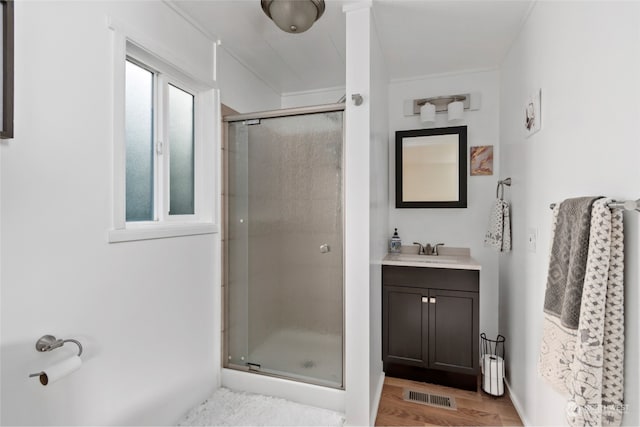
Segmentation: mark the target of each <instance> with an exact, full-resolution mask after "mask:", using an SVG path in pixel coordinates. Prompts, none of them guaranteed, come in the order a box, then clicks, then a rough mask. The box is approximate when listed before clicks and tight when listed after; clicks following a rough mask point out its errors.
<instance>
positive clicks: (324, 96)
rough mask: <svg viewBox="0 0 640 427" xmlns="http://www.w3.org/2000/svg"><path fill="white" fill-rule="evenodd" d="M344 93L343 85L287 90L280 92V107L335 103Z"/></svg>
mask: <svg viewBox="0 0 640 427" xmlns="http://www.w3.org/2000/svg"><path fill="white" fill-rule="evenodd" d="M344 94H345V88H344V87H334V88H326V89H317V90H309V91H303V92H288V93H283V94H282V103H281V106H282V108H294V107H307V106H309V105H322V104H336V103H337V102H338V101H339V100H340V98H342V96H343V95H344Z"/></svg>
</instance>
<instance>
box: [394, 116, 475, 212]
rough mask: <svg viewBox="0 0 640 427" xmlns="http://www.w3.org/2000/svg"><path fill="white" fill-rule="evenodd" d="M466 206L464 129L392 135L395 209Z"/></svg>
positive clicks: (405, 132) (420, 130)
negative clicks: (393, 143) (394, 165)
mask: <svg viewBox="0 0 640 427" xmlns="http://www.w3.org/2000/svg"><path fill="white" fill-rule="evenodd" d="M466 207H467V127H466V126H457V127H448V128H436V129H416V130H403V131H397V132H396V208H466Z"/></svg>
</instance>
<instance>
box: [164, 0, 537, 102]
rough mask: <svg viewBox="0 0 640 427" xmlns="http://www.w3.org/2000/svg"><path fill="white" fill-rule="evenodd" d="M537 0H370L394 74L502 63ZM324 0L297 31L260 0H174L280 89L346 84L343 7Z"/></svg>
mask: <svg viewBox="0 0 640 427" xmlns="http://www.w3.org/2000/svg"><path fill="white" fill-rule="evenodd" d="M533 1H534V0H509V1H506V0H374V1H373V15H374V20H375V24H376V28H377V32H378V36H379V40H380V45H381V48H382V52H383V56H384V58H385V60H386V62H387V67H388V71H389V76H390V78H391V79H392V80H395V79H409V78H413V77H420V76H427V75H433V74H441V73H450V72H460V71H467V70H478V69H488V68H494V67H497V66H499V64H500V62H501V61H502V59H503V58H504V56H505V54H506V53H507V51H508V49H509V47H510V46H511V44H512V42H513V40H514V39H515V38H516V36H517V35H518V32H519V30H520V28H521V27H522V23H523V21H524V20H525V19H526V16H527V14H528V12H529V10H530V7H531V5H532V3H533ZM354 2H355V1H354V0H326V10H325V13H324V15H323V16H322V17H321V18H320V20H318V21H317V22H316V23H315V24H314V26H313V27H311V29H310V30H308V31H307V32H305V33H302V34H289V33H285V32H283V31H281V30H280V29H278V28H277V27H276V25H275V24H274V23H273V22H271V20H269V18H267V16H266V15H265V14H264V13H263V12H262V9H261V7H260V2H259V1H258V0H174V3H173V4H174V5H176V6H177V7H178V8H179V9H180V10H181V11H182V13H183V14H185V15H187V16H188V17H189V18H190V19H191V20H192V21H193V22H194V23H196V24H197V25H198V26H199V27H200V28H201V29H202V30H203V31H204V32H205V33H206V34H208V35H209V36H210V37H212V38H217V39H219V40H220V41H221V42H222V47H223V48H224V49H225V50H226V51H227V52H229V53H230V54H231V55H232V56H233V57H235V58H236V59H237V60H238V61H240V62H241V63H242V64H244V65H245V66H246V67H247V68H248V69H249V70H251V71H252V72H253V73H254V74H255V75H256V76H257V77H258V78H260V79H261V80H262V81H263V82H264V83H266V84H267V85H268V86H270V87H271V88H272V89H273V90H274V91H276V92H277V93H281V94H282V93H290V92H299V91H308V90H315V89H324V88H335V87H340V86H344V82H345V72H344V69H345V40H346V35H345V22H346V20H345V15H344V13H343V12H342V7H343V6H344V5H345V4H349V3H354Z"/></svg>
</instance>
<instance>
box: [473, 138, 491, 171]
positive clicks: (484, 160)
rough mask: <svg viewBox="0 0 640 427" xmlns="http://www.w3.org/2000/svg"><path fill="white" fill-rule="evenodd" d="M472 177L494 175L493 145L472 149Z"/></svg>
mask: <svg viewBox="0 0 640 427" xmlns="http://www.w3.org/2000/svg"><path fill="white" fill-rule="evenodd" d="M469 159H470V162H471V167H470V169H471V176H475V175H493V145H480V146H478V147H471V153H470V156H469Z"/></svg>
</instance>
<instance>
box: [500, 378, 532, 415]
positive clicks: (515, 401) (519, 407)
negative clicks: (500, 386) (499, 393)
mask: <svg viewBox="0 0 640 427" xmlns="http://www.w3.org/2000/svg"><path fill="white" fill-rule="evenodd" d="M504 385H506V386H507V392H508V393H509V399H511V403H513V407H514V408H515V409H516V412H517V413H518V416H519V417H520V421H522V424H523V425H525V426H530V425H531V424H530V423H529V421H528V420H527V419H526V418H525V416H524V409H523V408H522V404H521V403H520V401H519V400H518V398H517V397H516V396H515V394H514V393H513V392H512V391H511V386H510V385H509V382H508V381H507V380H505V381H504Z"/></svg>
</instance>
